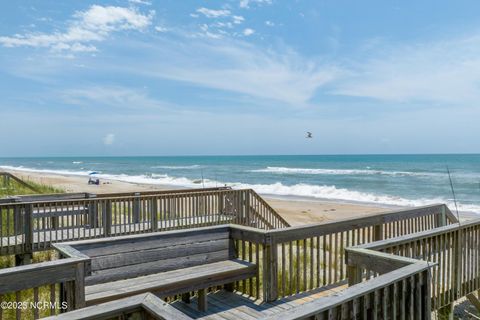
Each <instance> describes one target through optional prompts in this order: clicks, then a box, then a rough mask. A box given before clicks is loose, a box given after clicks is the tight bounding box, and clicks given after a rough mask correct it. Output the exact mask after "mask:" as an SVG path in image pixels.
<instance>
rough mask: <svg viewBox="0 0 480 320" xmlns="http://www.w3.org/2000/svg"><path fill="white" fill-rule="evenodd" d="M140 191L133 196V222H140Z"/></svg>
mask: <svg viewBox="0 0 480 320" xmlns="http://www.w3.org/2000/svg"><path fill="white" fill-rule="evenodd" d="M141 201H142V200H141V199H140V192H135V198H133V222H134V223H138V222H139V221H140V202H141Z"/></svg>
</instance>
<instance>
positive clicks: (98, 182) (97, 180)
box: [88, 178, 100, 186]
mask: <svg viewBox="0 0 480 320" xmlns="http://www.w3.org/2000/svg"><path fill="white" fill-rule="evenodd" d="M88 184H96V185H97V186H98V185H99V184H100V179H98V178H90V179H88Z"/></svg>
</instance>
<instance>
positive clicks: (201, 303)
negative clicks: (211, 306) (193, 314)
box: [198, 289, 207, 311]
mask: <svg viewBox="0 0 480 320" xmlns="http://www.w3.org/2000/svg"><path fill="white" fill-rule="evenodd" d="M198 310H200V311H207V289H200V290H198Z"/></svg>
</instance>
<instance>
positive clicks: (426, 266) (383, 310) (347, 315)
mask: <svg viewBox="0 0 480 320" xmlns="http://www.w3.org/2000/svg"><path fill="white" fill-rule="evenodd" d="M365 251H368V252H358V256H359V257H361V258H363V259H361V258H359V260H361V261H362V262H363V263H364V265H365V266H366V267H368V268H369V269H370V270H373V271H375V272H377V273H380V274H382V275H380V276H377V277H374V278H372V279H369V280H367V281H366V282H362V283H359V284H356V285H353V286H351V287H348V288H347V289H345V290H343V291H342V292H340V293H338V294H335V295H330V296H325V297H321V298H319V299H316V300H313V301H311V302H307V303H305V304H302V305H300V306H297V307H294V308H292V309H290V310H288V311H285V312H282V313H281V314H276V315H274V316H270V317H267V318H265V319H269V320H294V319H384V320H387V319H394V320H396V319H418V320H420V319H427V320H428V319H430V317H431V311H430V310H431V306H430V298H429V297H430V284H431V277H430V268H431V267H432V266H433V265H432V264H431V263H427V262H424V261H418V260H413V259H408V258H403V257H398V256H392V255H389V254H384V253H379V252H375V251H371V250H365ZM352 252H353V251H352Z"/></svg>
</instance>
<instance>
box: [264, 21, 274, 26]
mask: <svg viewBox="0 0 480 320" xmlns="http://www.w3.org/2000/svg"><path fill="white" fill-rule="evenodd" d="M265 25H266V26H268V27H274V26H275V23H273V22H272V21H270V20H267V21H265Z"/></svg>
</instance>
